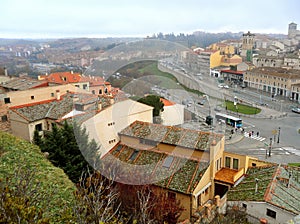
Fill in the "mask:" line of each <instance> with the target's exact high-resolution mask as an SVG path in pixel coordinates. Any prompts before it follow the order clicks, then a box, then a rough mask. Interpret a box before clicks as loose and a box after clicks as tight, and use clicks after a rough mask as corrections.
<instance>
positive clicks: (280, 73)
mask: <svg viewBox="0 0 300 224" xmlns="http://www.w3.org/2000/svg"><path fill="white" fill-rule="evenodd" d="M248 72H249V73H262V74H266V75H271V76H276V77H283V78H288V79H300V73H299V70H297V69H285V68H273V67H260V68H254V69H252V70H251V71H248Z"/></svg>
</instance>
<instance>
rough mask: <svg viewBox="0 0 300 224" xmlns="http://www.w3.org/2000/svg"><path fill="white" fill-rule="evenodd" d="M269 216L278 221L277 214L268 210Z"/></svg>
mask: <svg viewBox="0 0 300 224" xmlns="http://www.w3.org/2000/svg"><path fill="white" fill-rule="evenodd" d="M267 216H270V217H272V218H274V219H276V212H275V211H273V210H271V209H268V208H267Z"/></svg>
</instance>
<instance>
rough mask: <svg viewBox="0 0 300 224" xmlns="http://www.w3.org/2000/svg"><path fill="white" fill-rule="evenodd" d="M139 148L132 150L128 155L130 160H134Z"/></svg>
mask: <svg viewBox="0 0 300 224" xmlns="http://www.w3.org/2000/svg"><path fill="white" fill-rule="evenodd" d="M139 152H140V151H139V150H134V152H133V153H132V154H131V156H130V157H129V160H130V161H133V160H135V158H136V157H137V155H138V154H139Z"/></svg>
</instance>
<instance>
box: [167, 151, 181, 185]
mask: <svg viewBox="0 0 300 224" xmlns="http://www.w3.org/2000/svg"><path fill="white" fill-rule="evenodd" d="M180 160H181V158H180V157H179V159H176V160H175V161H172V163H171V166H170V168H171V167H172V165H173V164H174V163H175V164H174V165H173V166H174V167H173V168H172V175H171V176H170V177H169V180H168V183H167V184H166V186H165V187H166V188H169V185H170V184H171V182H172V180H173V177H174V175H175V173H176V172H179V171H180V169H181V167H180V168H179V169H178V168H177V167H178V166H179V164H180Z"/></svg>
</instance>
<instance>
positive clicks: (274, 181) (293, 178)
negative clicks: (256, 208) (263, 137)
mask: <svg viewBox="0 0 300 224" xmlns="http://www.w3.org/2000/svg"><path fill="white" fill-rule="evenodd" d="M256 181H257V183H258V192H257V193H255V185H256ZM228 200H229V201H265V202H268V203H271V204H273V205H275V206H278V207H280V208H282V209H285V210H288V211H291V212H294V213H295V214H299V213H300V169H299V168H296V167H289V166H282V165H270V166H265V167H252V168H250V169H248V171H247V175H246V177H245V178H244V179H243V181H242V182H241V183H240V184H239V185H238V186H236V187H234V188H232V189H230V190H229V192H228Z"/></svg>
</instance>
